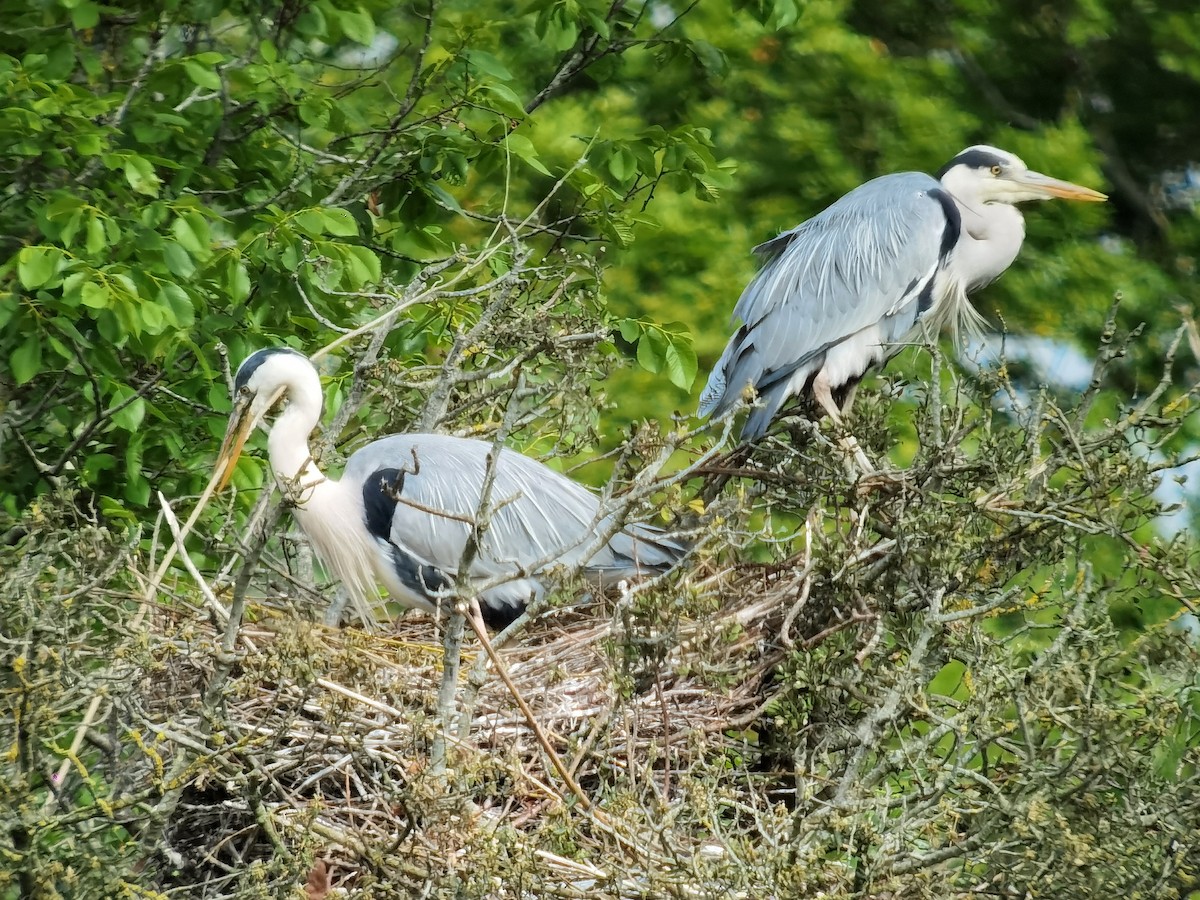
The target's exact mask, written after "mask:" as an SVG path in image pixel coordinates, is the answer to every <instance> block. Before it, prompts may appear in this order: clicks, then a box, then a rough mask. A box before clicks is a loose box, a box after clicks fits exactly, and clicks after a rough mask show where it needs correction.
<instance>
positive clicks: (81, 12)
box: [71, 0, 100, 31]
mask: <svg viewBox="0 0 1200 900" xmlns="http://www.w3.org/2000/svg"><path fill="white" fill-rule="evenodd" d="M98 24H100V7H99V6H97V5H96V4H95V3H92V2H91V0H83V2H82V3H79V4H78V5H76V6H75V8H74V9H72V10H71V27H72V28H74V29H75V30H76V31H84V30H86V29H88V28H95V27H96V26H97V25H98Z"/></svg>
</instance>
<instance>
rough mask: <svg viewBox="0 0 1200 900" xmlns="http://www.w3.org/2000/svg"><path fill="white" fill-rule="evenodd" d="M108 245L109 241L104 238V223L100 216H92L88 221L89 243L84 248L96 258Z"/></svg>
mask: <svg viewBox="0 0 1200 900" xmlns="http://www.w3.org/2000/svg"><path fill="white" fill-rule="evenodd" d="M107 245H108V241H106V240H105V237H104V222H102V221H101V220H100V218H99V217H98V216H96V215H95V214H92V215H91V216H89V217H88V220H87V242H86V243H85V244H84V246H85V247H86V249H87V252H88V253H89V254H91V255H92V256H95V255H96V254H97V253H99V252H100V251H101V250H103V249H104V248H105V247H106V246H107Z"/></svg>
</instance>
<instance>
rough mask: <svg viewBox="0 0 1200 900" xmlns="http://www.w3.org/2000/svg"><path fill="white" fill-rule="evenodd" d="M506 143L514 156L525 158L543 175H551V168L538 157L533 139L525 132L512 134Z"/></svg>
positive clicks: (506, 139) (531, 166)
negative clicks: (524, 133)
mask: <svg viewBox="0 0 1200 900" xmlns="http://www.w3.org/2000/svg"><path fill="white" fill-rule="evenodd" d="M504 144H505V146H506V147H508V149H509V151H510V152H512V154H513V155H514V156H517V157H519V158H521V159H523V160H524V161H525V162H526V163H528V164H529V167H530V168H532V169H534V170H536V171H538V172H541V173H542V174H543V175H549V174H550V170H549V169H547V168H546V167H545V166H544V165H542V162H541V160H539V159H538V154H537V149H536V148H535V147H534V146H533V141H531V140H529V138H527V137H525V135H523V134H515V133H514V134H510V135H509V136H508V137H507V138H505V140H504Z"/></svg>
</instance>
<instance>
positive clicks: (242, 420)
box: [216, 402, 254, 491]
mask: <svg viewBox="0 0 1200 900" xmlns="http://www.w3.org/2000/svg"><path fill="white" fill-rule="evenodd" d="M253 428H254V417H253V416H252V415H250V404H249V403H245V402H243V403H239V404H238V405H237V406H235V407H234V408H233V415H231V416H230V417H229V428H227V429H226V430H225V439H224V440H223V441H222V442H221V451H220V452H219V453H218V454H217V465H216V472H217V473H219V474H220V479H221V480H220V481H219V482H217V490H218V491H223V490H225V486H226V485H227V484H229V479H230V478H231V477H232V476H233V470H234V467H235V466H237V461H238V457H239V456H241V454H242V447H243V446H245V444H246V438H248V437H249V436H250V431H251V429H253Z"/></svg>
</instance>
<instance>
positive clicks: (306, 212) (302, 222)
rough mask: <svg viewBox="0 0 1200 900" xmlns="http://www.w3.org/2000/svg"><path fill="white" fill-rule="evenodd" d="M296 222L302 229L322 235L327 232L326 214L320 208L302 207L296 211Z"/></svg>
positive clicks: (315, 235) (317, 235)
mask: <svg viewBox="0 0 1200 900" xmlns="http://www.w3.org/2000/svg"><path fill="white" fill-rule="evenodd" d="M295 222H296V224H297V225H298V226H299V227H300V229H301V230H302V231H305V232H306V233H308V234H310V235H312V236H313V237H320V236H321V235H323V234H324V233H325V216H324V215H323V213H322V211H321V210H319V209H302V210H300V212H298V213H296V217H295Z"/></svg>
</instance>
